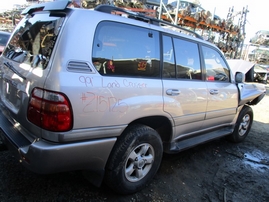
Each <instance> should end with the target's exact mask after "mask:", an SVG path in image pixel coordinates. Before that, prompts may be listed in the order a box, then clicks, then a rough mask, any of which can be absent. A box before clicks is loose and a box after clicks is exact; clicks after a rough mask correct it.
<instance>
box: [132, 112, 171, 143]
mask: <svg viewBox="0 0 269 202" xmlns="http://www.w3.org/2000/svg"><path fill="white" fill-rule="evenodd" d="M133 124H143V125H146V126H149V127H151V128H153V129H154V130H156V131H157V132H158V134H159V135H160V137H161V139H162V142H168V141H170V140H171V138H172V135H173V130H172V123H171V121H170V120H169V119H168V118H167V117H164V116H149V117H143V118H139V119H137V120H134V121H132V122H131V123H130V124H129V125H133Z"/></svg>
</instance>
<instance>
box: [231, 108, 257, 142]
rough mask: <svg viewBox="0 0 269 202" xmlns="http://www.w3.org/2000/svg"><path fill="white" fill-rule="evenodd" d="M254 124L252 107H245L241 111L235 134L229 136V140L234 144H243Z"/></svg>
mask: <svg viewBox="0 0 269 202" xmlns="http://www.w3.org/2000/svg"><path fill="white" fill-rule="evenodd" d="M252 122H253V111H252V108H251V107H248V106H244V107H243V109H242V110H241V112H240V114H239V116H238V118H237V121H236V124H235V128H234V131H233V133H232V134H231V135H230V136H228V139H229V140H230V141H232V142H235V143H238V142H242V141H243V140H244V139H245V138H246V137H247V135H248V133H249V131H250V129H251V126H252Z"/></svg>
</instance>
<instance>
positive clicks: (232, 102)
mask: <svg viewBox="0 0 269 202" xmlns="http://www.w3.org/2000/svg"><path fill="white" fill-rule="evenodd" d="M202 52H203V58H204V63H205V64H204V65H205V70H206V71H205V74H206V75H205V78H206V86H207V91H208V104H207V109H206V111H207V112H206V120H205V123H204V126H203V128H208V127H215V126H219V125H222V124H228V123H231V122H232V121H233V119H234V116H235V114H236V110H237V106H238V100H239V98H238V89H237V86H236V84H235V83H232V82H231V73H230V70H229V68H228V66H227V64H226V62H225V59H224V58H223V55H222V54H221V53H220V52H219V51H218V50H217V49H214V48H212V47H209V46H202Z"/></svg>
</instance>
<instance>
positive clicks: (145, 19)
mask: <svg viewBox="0 0 269 202" xmlns="http://www.w3.org/2000/svg"><path fill="white" fill-rule="evenodd" d="M94 10H96V11H99V12H103V13H113V12H119V13H124V14H126V15H127V17H128V18H132V19H135V20H140V21H143V22H147V23H150V24H153V25H157V26H165V25H166V26H170V27H173V28H177V29H179V30H180V31H182V32H185V33H186V32H187V33H188V34H191V35H193V36H194V37H196V38H199V39H202V40H203V37H202V36H201V35H199V34H197V33H196V32H194V31H192V30H189V29H185V28H183V27H180V26H178V25H174V24H172V23H170V22H166V21H163V20H159V19H156V18H152V17H149V16H146V15H144V14H141V13H137V12H133V11H129V10H126V9H123V8H119V7H115V6H111V5H105V4H101V5H98V6H96V7H95V8H94Z"/></svg>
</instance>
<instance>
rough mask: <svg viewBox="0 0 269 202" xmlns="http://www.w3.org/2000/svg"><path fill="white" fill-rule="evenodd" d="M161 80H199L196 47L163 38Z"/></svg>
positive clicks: (175, 39) (199, 67) (190, 43)
mask: <svg viewBox="0 0 269 202" xmlns="http://www.w3.org/2000/svg"><path fill="white" fill-rule="evenodd" d="M163 78H177V79H188V80H191V79H195V80H201V79H202V75H201V65H200V56H199V50H198V45H197V44H196V43H194V42H190V41H186V40H182V39H177V38H171V37H168V36H163Z"/></svg>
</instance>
